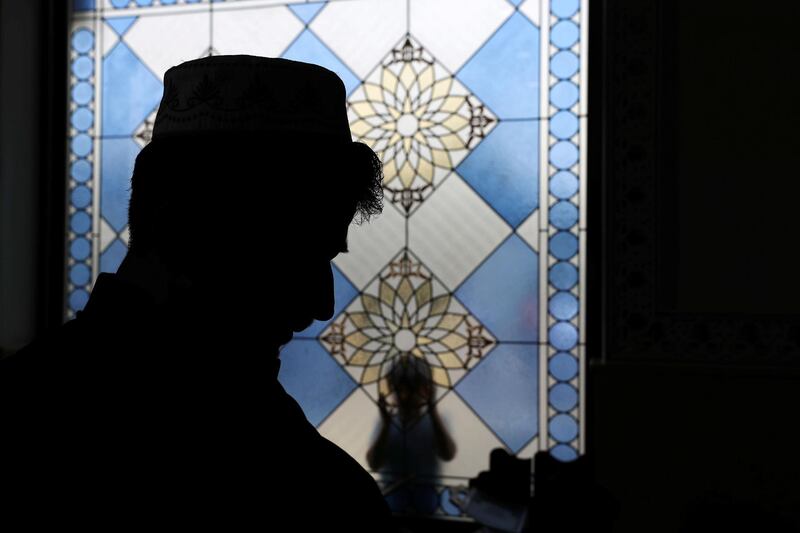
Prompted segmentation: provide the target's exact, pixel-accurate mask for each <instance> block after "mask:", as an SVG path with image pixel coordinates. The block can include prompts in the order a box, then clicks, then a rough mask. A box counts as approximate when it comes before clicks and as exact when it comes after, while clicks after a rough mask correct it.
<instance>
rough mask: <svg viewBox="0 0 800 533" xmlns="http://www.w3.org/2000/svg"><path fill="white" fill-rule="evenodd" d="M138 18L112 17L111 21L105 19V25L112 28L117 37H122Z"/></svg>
mask: <svg viewBox="0 0 800 533" xmlns="http://www.w3.org/2000/svg"><path fill="white" fill-rule="evenodd" d="M138 18H139V17H114V18H112V19H106V23H107V24H108V25H109V26H111V27H112V28H114V31H115V32H116V33H117V35H119V36H120V37H122V36H123V35H125V32H126V31H128V30H129V29H130V27H131V26H132V25H133V23H134V22H136V19H138Z"/></svg>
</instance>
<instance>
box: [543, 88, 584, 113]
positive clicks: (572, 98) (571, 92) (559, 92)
mask: <svg viewBox="0 0 800 533" xmlns="http://www.w3.org/2000/svg"><path fill="white" fill-rule="evenodd" d="M579 96H580V91H578V86H577V85H576V84H574V83H572V82H571V81H560V82H558V83H556V84H555V85H553V86H552V87H551V88H550V103H551V104H553V105H554V106H556V107H557V108H559V109H569V108H570V107H572V106H574V105H575V104H576V103H578V97H579Z"/></svg>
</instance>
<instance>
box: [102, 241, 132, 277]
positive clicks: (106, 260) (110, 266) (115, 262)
mask: <svg viewBox="0 0 800 533" xmlns="http://www.w3.org/2000/svg"><path fill="white" fill-rule="evenodd" d="M127 253H128V247H127V246H125V243H123V242H122V241H121V240H119V239H114V242H112V243H111V244H110V245H108V248H106V249H105V251H104V252H103V253H101V254H100V271H101V272H116V271H117V269H118V268H119V265H120V263H122V260H123V259H125V254H127Z"/></svg>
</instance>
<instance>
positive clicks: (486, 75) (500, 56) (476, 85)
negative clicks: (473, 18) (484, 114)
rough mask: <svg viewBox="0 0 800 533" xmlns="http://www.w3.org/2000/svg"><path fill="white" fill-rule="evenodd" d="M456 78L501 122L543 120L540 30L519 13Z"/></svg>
mask: <svg viewBox="0 0 800 533" xmlns="http://www.w3.org/2000/svg"><path fill="white" fill-rule="evenodd" d="M456 77H457V78H458V79H459V80H461V81H462V82H463V83H464V85H466V86H467V87H469V88H470V90H472V92H473V93H475V96H477V97H478V98H479V99H480V100H481V101H482V102H483V103H485V104H486V105H487V106H489V109H491V110H492V111H493V112H494V113H496V114H497V116H499V117H500V118H501V119H503V118H536V117H539V29H538V28H537V27H536V26H534V25H533V24H532V23H531V21H530V20H528V19H527V18H526V17H524V16H523V15H520V14H519V13H517V12H515V13H514V14H513V15H511V17H510V18H509V19H508V20H507V21H506V22H505V23H504V24H503V25H502V26H501V27H500V29H498V30H497V32H496V33H495V34H494V35H493V36H492V37H491V38H490V39H489V40H488V41H487V42H486V44H484V45H483V47H481V48H480V50H478V52H477V53H476V54H475V55H474V56H472V58H471V59H470V60H469V61H468V62H467V63H466V64H465V65H464V66H463V67H462V68H461V70H459V72H458V74H457V75H456ZM498 80H503V81H502V83H498Z"/></svg>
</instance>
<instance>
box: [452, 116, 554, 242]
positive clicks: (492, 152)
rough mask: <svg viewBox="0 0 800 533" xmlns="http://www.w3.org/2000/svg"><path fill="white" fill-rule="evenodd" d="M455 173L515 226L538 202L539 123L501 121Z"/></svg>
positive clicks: (533, 121) (531, 121) (532, 121)
mask: <svg viewBox="0 0 800 533" xmlns="http://www.w3.org/2000/svg"><path fill="white" fill-rule="evenodd" d="M457 172H458V174H459V175H461V176H462V177H463V178H464V180H465V181H466V182H467V183H469V184H470V185H471V186H472V188H473V189H475V191H477V193H478V194H480V195H481V196H482V197H483V199H484V200H486V201H487V202H488V203H489V205H491V206H492V207H493V208H494V209H495V211H497V212H498V213H499V214H500V216H502V217H503V218H504V219H505V220H506V222H508V223H509V224H510V225H511V226H513V227H515V228H516V227H517V226H518V225H520V224H521V223H522V222H523V221H524V220H525V219H526V218H527V217H528V215H530V214H531V213H532V212H533V210H534V209H536V207H537V206H538V205H539V122H538V121H535V120H522V121H518V122H501V123H500V124H498V126H497V127H496V128H495V129H494V130H492V131H491V132H490V133H489V136H488V137H486V138H485V139H484V140H483V142H481V143H480V144H479V145H478V146H477V147H476V148H475V149H474V150H473V151H472V153H470V154H469V156H468V157H467V158H466V159H465V160H464V161H462V162H461V164H460V165H459V166H458V168H457Z"/></svg>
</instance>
